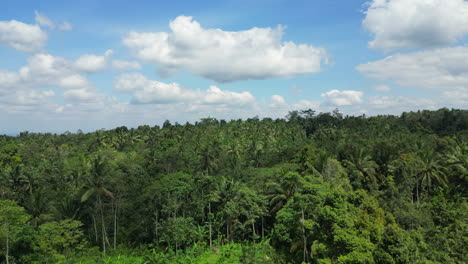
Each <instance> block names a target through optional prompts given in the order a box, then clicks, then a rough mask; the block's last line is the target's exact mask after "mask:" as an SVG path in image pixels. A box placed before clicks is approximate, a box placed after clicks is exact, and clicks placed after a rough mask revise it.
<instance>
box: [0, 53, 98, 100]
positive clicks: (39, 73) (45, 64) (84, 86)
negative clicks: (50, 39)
mask: <svg viewBox="0 0 468 264" xmlns="http://www.w3.org/2000/svg"><path fill="white" fill-rule="evenodd" d="M75 64H76V63H75V62H73V61H69V60H66V59H64V58H61V57H55V56H52V55H50V54H46V53H39V54H35V55H33V56H31V57H30V58H29V59H28V64H27V65H25V66H23V67H21V68H20V70H19V71H18V72H11V71H0V96H7V98H10V97H11V96H14V95H17V97H15V98H26V99H24V100H16V99H15V100H14V101H15V102H17V103H18V104H23V103H25V102H28V101H32V99H31V98H29V97H25V96H24V95H25V94H26V93H32V95H31V96H33V97H34V98H39V97H40V96H43V97H41V98H45V97H44V96H47V97H51V96H54V95H55V94H51V93H45V94H44V93H39V92H31V91H33V89H40V88H49V87H57V88H62V89H64V98H65V99H66V100H73V101H75V102H77V101H82V102H84V101H96V100H100V99H99V97H100V96H101V95H100V94H99V93H98V92H97V89H96V88H95V87H94V86H93V85H92V84H91V83H90V82H89V81H88V79H87V78H86V76H85V75H84V73H85V72H83V71H79V70H77V68H76V65H75Z"/></svg>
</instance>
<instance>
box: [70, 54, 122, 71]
mask: <svg viewBox="0 0 468 264" xmlns="http://www.w3.org/2000/svg"><path fill="white" fill-rule="evenodd" d="M112 54H113V51H112V50H107V51H106V52H105V54H104V56H97V55H94V54H85V55H81V56H80V57H79V58H78V59H77V60H76V61H75V67H76V68H77V69H78V70H79V71H82V72H88V73H96V72H101V71H104V70H105V69H106V68H107V65H108V63H109V60H110V56H111V55H112Z"/></svg>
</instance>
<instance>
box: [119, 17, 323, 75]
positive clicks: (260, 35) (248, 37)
mask: <svg viewBox="0 0 468 264" xmlns="http://www.w3.org/2000/svg"><path fill="white" fill-rule="evenodd" d="M169 26H170V29H171V32H168V33H167V32H156V33H151V32H150V33H138V32H130V33H129V34H128V36H126V37H125V38H124V39H123V43H124V45H125V46H127V47H128V48H129V49H130V50H131V51H132V52H133V54H134V56H135V57H136V58H138V59H139V60H141V61H144V62H147V63H152V64H155V65H156V67H157V69H158V71H159V73H161V74H163V75H168V74H172V73H174V72H176V71H178V70H181V69H186V70H188V71H189V72H190V73H192V74H194V75H198V76H202V77H204V78H207V79H211V80H215V81H218V82H231V81H236V80H247V79H266V78H273V77H289V76H294V75H299V74H308V73H315V72H319V71H320V70H321V64H322V62H323V61H326V60H327V54H326V51H325V50H324V49H323V48H318V47H314V46H312V45H307V44H295V43H293V42H290V41H287V42H282V40H281V39H282V35H283V29H284V28H283V27H281V26H279V27H278V28H276V29H272V28H256V27H255V28H252V29H249V30H244V31H223V30H221V29H205V28H203V27H202V26H201V25H200V24H199V23H198V22H197V21H195V20H193V18H192V17H187V16H179V17H177V18H176V19H175V20H173V21H171V22H170V25H169Z"/></svg>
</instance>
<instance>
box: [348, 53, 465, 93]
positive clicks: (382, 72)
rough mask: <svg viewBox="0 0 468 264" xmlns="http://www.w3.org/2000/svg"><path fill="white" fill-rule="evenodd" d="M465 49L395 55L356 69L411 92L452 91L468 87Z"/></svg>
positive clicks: (369, 76)
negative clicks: (427, 90) (416, 90)
mask: <svg viewBox="0 0 468 264" xmlns="http://www.w3.org/2000/svg"><path fill="white" fill-rule="evenodd" d="M467 57H468V47H451V48H443V49H435V50H429V51H421V52H413V53H407V54H396V55H394V56H389V57H387V58H385V59H383V60H379V61H374V62H369V63H367V64H361V65H358V66H357V67H356V68H357V70H358V71H359V72H361V73H362V74H364V75H365V76H366V77H368V78H371V79H375V80H378V81H388V82H393V83H396V84H397V85H400V86H406V87H412V88H431V89H440V90H447V89H455V88H464V87H465V88H466V87H468V60H466V58H467Z"/></svg>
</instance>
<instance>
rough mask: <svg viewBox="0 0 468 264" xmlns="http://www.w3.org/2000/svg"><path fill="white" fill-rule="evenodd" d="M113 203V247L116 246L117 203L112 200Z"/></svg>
mask: <svg viewBox="0 0 468 264" xmlns="http://www.w3.org/2000/svg"><path fill="white" fill-rule="evenodd" d="M112 203H113V204H114V249H115V248H116V245H117V204H116V203H114V202H112Z"/></svg>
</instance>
